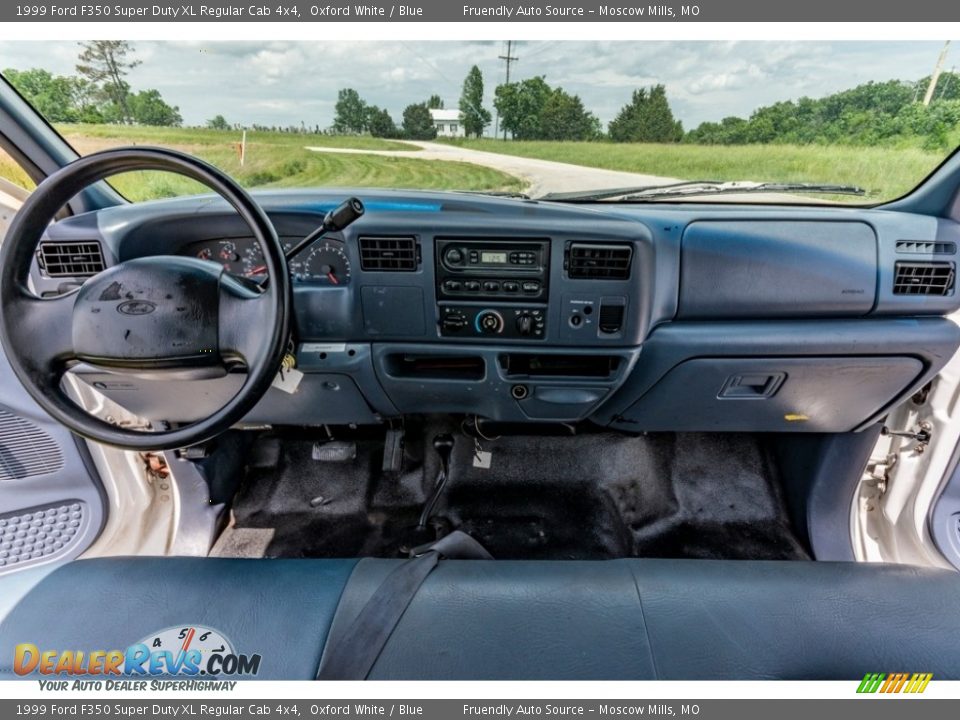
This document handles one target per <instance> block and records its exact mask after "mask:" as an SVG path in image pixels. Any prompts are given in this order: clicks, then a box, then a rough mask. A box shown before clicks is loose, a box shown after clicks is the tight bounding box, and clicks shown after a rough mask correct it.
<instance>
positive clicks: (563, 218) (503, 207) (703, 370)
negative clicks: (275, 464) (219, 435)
mask: <svg viewBox="0 0 960 720" xmlns="http://www.w3.org/2000/svg"><path fill="white" fill-rule="evenodd" d="M350 194H356V195H357V196H359V197H360V198H361V199H363V201H364V203H365V205H366V207H367V213H366V214H365V215H364V216H363V217H362V218H361V219H360V220H359V221H357V222H356V223H354V224H353V225H351V226H350V227H349V228H347V230H345V231H344V232H343V233H340V234H334V235H331V236H329V237H327V238H324V239H322V240H320V241H318V242H317V243H315V244H314V245H313V246H311V247H309V248H307V249H306V250H304V251H303V252H302V253H301V254H300V255H299V256H298V257H297V258H294V259H293V261H292V262H291V264H290V273H291V277H292V279H293V286H294V302H293V308H294V345H293V347H292V351H293V354H295V356H296V361H297V368H298V369H299V370H300V371H302V372H303V373H304V377H303V379H302V381H301V382H300V385H299V387H298V388H297V391H296V392H295V393H292V394H291V393H286V392H284V391H282V390H280V389H271V391H270V392H269V393H268V395H267V396H266V397H265V398H264V399H263V400H262V401H261V403H260V405H259V406H258V407H257V408H256V409H255V410H254V411H253V412H252V413H251V415H250V416H249V417H248V418H247V422H248V423H250V424H293V425H318V424H346V423H354V424H368V423H379V422H384V421H387V420H390V419H392V418H400V417H402V416H404V415H408V414H429V413H440V412H443V413H446V412H451V413H463V414H468V415H477V416H479V417H483V418H490V419H495V420H502V421H512V422H537V421H544V422H572V421H581V420H591V421H593V422H595V423H598V424H602V425H609V426H611V427H616V428H620V429H624V430H629V431H637V432H640V431H658V430H728V431H771V432H783V431H790V432H793V431H800V432H843V431H849V430H856V429H860V428H863V427H865V426H866V425H868V424H869V423H871V422H872V421H874V420H875V419H876V418H878V417H880V416H882V415H883V414H885V413H886V412H887V411H888V410H889V409H890V407H892V406H894V405H895V404H897V403H899V402H902V401H903V400H905V399H906V398H909V396H910V395H911V394H912V393H914V392H916V391H917V390H918V389H919V388H921V387H922V386H923V385H924V384H925V383H926V382H928V381H929V379H930V378H932V377H933V376H934V375H935V374H936V372H938V371H939V369H940V368H941V367H942V366H943V364H944V363H945V362H946V361H947V360H948V359H949V358H950V357H951V356H952V355H953V353H954V352H955V351H956V349H957V347H958V346H960V330H958V328H957V325H956V324H955V323H954V322H953V321H952V320H950V319H948V318H947V317H946V316H947V315H949V314H950V313H952V312H954V311H956V310H957V309H958V307H960V298H958V296H957V292H956V289H955V287H954V275H955V264H956V250H957V245H958V244H960V225H958V224H957V223H955V222H952V221H950V220H944V219H940V218H933V217H929V216H924V215H916V214H912V213H905V212H895V211H890V210H880V209H869V208H843V207H834V206H789V205H733V204H713V205H702V204H690V203H684V204H663V203H658V204H639V205H638V204H633V205H623V204H609V203H608V204H602V203H600V204H592V205H565V204H558V203H545V202H536V201H529V200H520V199H513V198H495V197H487V196H480V195H471V194H465V193H421V192H403V191H379V190H376V191H371V190H338V191H333V190H316V191H304V190H297V191H289V192H264V193H256V194H255V197H256V198H257V200H258V201H259V202H260V203H261V205H262V206H263V207H264V209H265V210H266V211H267V213H268V214H269V216H270V218H271V220H272V221H273V223H274V226H275V227H276V229H277V233H278V235H279V236H280V237H281V239H282V240H283V241H284V243H285V244H287V245H290V244H292V243H294V242H295V241H296V240H298V239H300V238H302V237H304V236H305V235H307V234H308V233H309V232H311V231H312V230H313V229H314V228H316V226H317V225H318V224H319V222H320V220H321V218H322V217H323V215H324V214H325V213H326V212H327V211H328V210H330V209H331V208H332V207H333V206H335V205H336V204H337V203H339V202H340V201H341V200H342V199H343V198H344V197H346V196H347V195H350ZM81 251H82V252H81ZM71 252H73V255H71ZM258 252H259V249H258V248H257V247H256V246H255V244H253V241H252V239H251V238H250V237H249V232H248V231H247V230H246V228H245V227H244V226H243V224H242V222H241V221H240V219H239V218H238V217H237V216H236V215H235V214H234V213H233V212H232V210H231V209H230V208H229V207H228V206H227V205H226V204H225V203H223V202H222V201H220V200H218V199H216V198H213V197H206V196H203V197H190V198H180V199H172V200H163V201H155V202H149V203H140V204H135V205H126V206H118V207H113V208H108V209H105V210H101V211H99V212H96V213H89V214H86V215H79V216H75V217H71V218H68V219H65V220H62V221H60V222H57V223H55V224H54V225H53V226H51V228H50V230H49V232H48V235H47V237H46V238H45V239H44V242H43V243H41V246H40V249H39V251H38V261H37V264H36V267H35V268H34V272H33V282H34V285H35V286H36V288H37V290H38V291H39V292H41V293H59V292H63V291H65V290H67V289H69V288H70V287H72V286H75V285H77V284H79V283H82V282H83V277H84V273H83V272H77V271H78V270H83V269H84V268H83V266H82V263H80V264H79V265H75V266H68V265H57V264H56V262H57V260H58V258H59V259H62V258H63V257H67V258H73V260H77V258H78V257H79V258H81V259H83V260H91V257H92V262H94V263H96V262H99V263H101V264H103V265H107V266H108V265H110V264H113V263H117V262H122V261H124V260H128V259H131V258H134V257H142V256H147V255H190V256H194V257H200V258H201V259H204V260H208V261H210V262H219V263H220V264H222V265H224V267H226V268H227V270H228V271H229V272H232V273H235V274H238V275H246V276H248V277H254V278H256V277H258V276H259V275H262V273H263V268H262V267H261V264H260V262H259V260H258ZM84 253H86V254H84ZM95 253H99V256H98V257H93V255H94V254H95ZM71 273H73V274H71ZM75 371H76V373H77V374H78V375H79V376H80V377H82V378H83V379H84V380H85V381H86V382H89V383H91V384H92V385H93V386H94V387H96V388H97V389H98V390H100V391H101V392H102V393H103V394H104V395H106V396H108V397H110V398H111V399H113V400H116V401H117V402H119V403H120V404H122V405H124V406H125V407H128V408H129V409H131V410H133V411H134V412H136V413H138V414H140V415H142V416H144V417H146V418H149V419H151V420H154V421H167V422H189V421H191V420H192V419H195V418H196V417H202V416H204V415H205V414H206V413H207V412H208V411H209V409H210V408H211V407H215V406H217V404H221V403H222V402H223V401H224V400H225V399H227V398H228V397H229V395H230V394H232V393H233V392H235V391H236V389H237V388H238V387H239V385H240V383H241V382H242V375H239V374H231V375H227V376H226V377H223V378H216V379H204V380H175V379H166V380H152V381H148V380H139V379H132V378H129V377H124V376H121V375H117V374H113V373H110V372H108V371H105V370H103V369H99V368H94V367H80V368H77V369H76V370H75Z"/></svg>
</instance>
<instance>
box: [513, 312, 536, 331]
mask: <svg viewBox="0 0 960 720" xmlns="http://www.w3.org/2000/svg"><path fill="white" fill-rule="evenodd" d="M517 332H518V333H519V334H520V335H532V334H533V315H530V314H529V313H523V314H522V315H518V316H517Z"/></svg>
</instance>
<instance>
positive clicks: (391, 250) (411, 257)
mask: <svg viewBox="0 0 960 720" xmlns="http://www.w3.org/2000/svg"><path fill="white" fill-rule="evenodd" d="M359 242H360V267H361V268H362V269H363V270H367V271H369V272H413V271H415V270H416V269H417V265H419V263H420V253H419V249H418V248H417V240H416V238H413V237H370V236H367V237H361V238H360V240H359Z"/></svg>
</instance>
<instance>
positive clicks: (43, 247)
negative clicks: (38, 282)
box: [37, 240, 106, 277]
mask: <svg viewBox="0 0 960 720" xmlns="http://www.w3.org/2000/svg"><path fill="white" fill-rule="evenodd" d="M37 262H38V263H39V264H40V270H41V271H42V272H43V274H44V275H46V276H47V277H90V276H91V275H96V274H97V273H99V272H102V271H103V270H104V268H105V267H106V265H105V264H104V262H103V252H102V251H101V249H100V243H98V242H96V241H95V240H94V241H86V240H73V241H69V242H43V243H40V249H39V250H38V251H37Z"/></svg>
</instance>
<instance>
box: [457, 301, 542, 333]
mask: <svg viewBox="0 0 960 720" xmlns="http://www.w3.org/2000/svg"><path fill="white" fill-rule="evenodd" d="M440 334H441V335H443V336H444V337H500V338H510V339H514V340H543V339H544V338H545V337H546V334H547V325H546V312H545V309H544V308H543V307H542V306H529V307H522V306H516V305H509V306H507V305H492V306H483V305H443V306H441V307H440Z"/></svg>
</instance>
